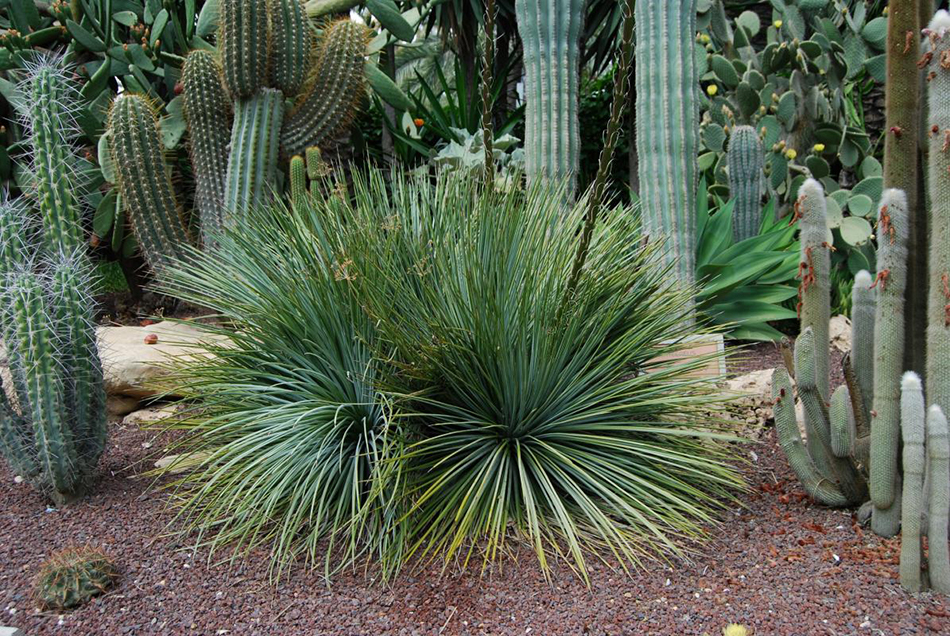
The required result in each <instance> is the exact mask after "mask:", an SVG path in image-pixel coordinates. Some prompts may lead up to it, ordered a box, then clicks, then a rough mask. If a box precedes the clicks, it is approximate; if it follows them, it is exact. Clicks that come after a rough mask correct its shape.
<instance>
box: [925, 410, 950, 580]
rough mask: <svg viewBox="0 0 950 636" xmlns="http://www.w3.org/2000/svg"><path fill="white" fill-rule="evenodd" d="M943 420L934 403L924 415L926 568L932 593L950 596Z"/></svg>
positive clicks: (949, 461)
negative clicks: (927, 517) (927, 488)
mask: <svg viewBox="0 0 950 636" xmlns="http://www.w3.org/2000/svg"><path fill="white" fill-rule="evenodd" d="M947 437H948V433H947V418H946V416H944V414H943V410H942V409H941V408H940V407H939V406H937V405H936V404H935V405H933V406H931V407H930V410H929V411H928V412H927V456H928V460H929V465H928V470H927V474H928V477H929V479H930V492H929V493H928V497H929V509H930V526H929V535H928V536H930V537H932V539H931V541H930V554H929V555H928V559H927V565H928V571H929V573H930V586H931V587H932V588H933V590H934V591H935V592H940V593H942V594H950V554H948V550H947V530H948V527H947V526H948V519H947V516H948V509H950V442H948V439H947Z"/></svg>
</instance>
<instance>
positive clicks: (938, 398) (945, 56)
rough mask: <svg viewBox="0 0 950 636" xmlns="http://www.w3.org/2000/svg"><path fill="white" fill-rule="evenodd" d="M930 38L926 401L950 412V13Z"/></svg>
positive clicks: (941, 15) (941, 14) (936, 21)
mask: <svg viewBox="0 0 950 636" xmlns="http://www.w3.org/2000/svg"><path fill="white" fill-rule="evenodd" d="M926 39H927V42H928V43H929V48H930V51H929V55H928V57H925V58H924V59H925V61H926V60H928V59H929V64H928V65H926V66H925V68H924V72H925V73H927V74H928V76H929V78H930V79H929V82H928V85H927V95H928V118H929V119H928V126H927V138H928V147H929V153H928V155H929V161H928V164H929V165H928V177H927V188H928V191H929V196H928V199H929V201H930V220H931V228H930V231H931V234H930V295H929V301H928V308H927V351H928V355H927V400H928V401H929V403H930V404H937V405H938V406H939V407H940V408H941V409H942V410H943V412H944V413H950V249H948V248H950V63H948V60H950V14H948V13H947V12H946V11H938V12H937V14H936V15H935V16H934V18H933V20H932V21H931V23H930V28H929V30H928V31H927V38H926Z"/></svg>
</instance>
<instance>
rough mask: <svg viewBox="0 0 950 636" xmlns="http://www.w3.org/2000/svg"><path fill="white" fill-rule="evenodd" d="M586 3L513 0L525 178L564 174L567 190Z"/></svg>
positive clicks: (572, 182)
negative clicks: (520, 61) (520, 63)
mask: <svg viewBox="0 0 950 636" xmlns="http://www.w3.org/2000/svg"><path fill="white" fill-rule="evenodd" d="M584 5H585V0H516V2H515V13H516V16H517V21H518V32H519V33H520V34H521V41H522V43H523V45H524V71H525V73H524V75H525V103H526V111H525V144H524V146H525V169H526V171H527V176H528V180H529V181H534V180H536V179H550V180H554V181H560V180H567V182H568V187H567V192H569V193H570V194H571V196H573V193H574V189H575V186H576V183H577V172H578V168H579V166H580V146H581V138H580V120H579V118H578V114H579V111H580V95H579V85H580V63H579V61H580V37H581V32H582V29H583V23H584ZM693 13H694V15H695V11H694V12H693Z"/></svg>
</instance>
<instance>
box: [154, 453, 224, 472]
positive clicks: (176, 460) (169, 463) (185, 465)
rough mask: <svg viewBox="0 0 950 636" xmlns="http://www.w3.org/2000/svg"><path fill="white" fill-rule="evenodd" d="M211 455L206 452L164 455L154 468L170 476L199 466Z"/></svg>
mask: <svg viewBox="0 0 950 636" xmlns="http://www.w3.org/2000/svg"><path fill="white" fill-rule="evenodd" d="M210 455H211V454H210V453H206V452H196V453H183V454H181V455H166V456H165V457H162V458H161V459H159V460H158V461H157V462H155V468H157V469H159V470H164V471H165V472H166V473H168V474H170V475H177V474H179V473H184V472H187V471H189V470H191V469H192V468H195V467H196V466H199V465H200V464H201V463H202V462H203V461H204V460H206V459H207V458H208V457H209V456H210Z"/></svg>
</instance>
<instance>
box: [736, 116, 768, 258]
mask: <svg viewBox="0 0 950 636" xmlns="http://www.w3.org/2000/svg"><path fill="white" fill-rule="evenodd" d="M728 161H729V195H730V196H731V197H732V198H733V199H735V202H736V204H735V210H734V211H733V215H732V237H733V240H735V241H736V242H739V241H742V240H745V239H747V238H751V237H753V236H758V234H759V225H761V223H762V205H761V203H762V170H763V166H764V164H765V156H764V154H763V152H762V144H761V142H760V141H759V134H758V133H757V132H756V131H755V128H753V127H752V126H737V127H736V128H735V130H733V131H732V135H731V136H730V137H729V151H728Z"/></svg>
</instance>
